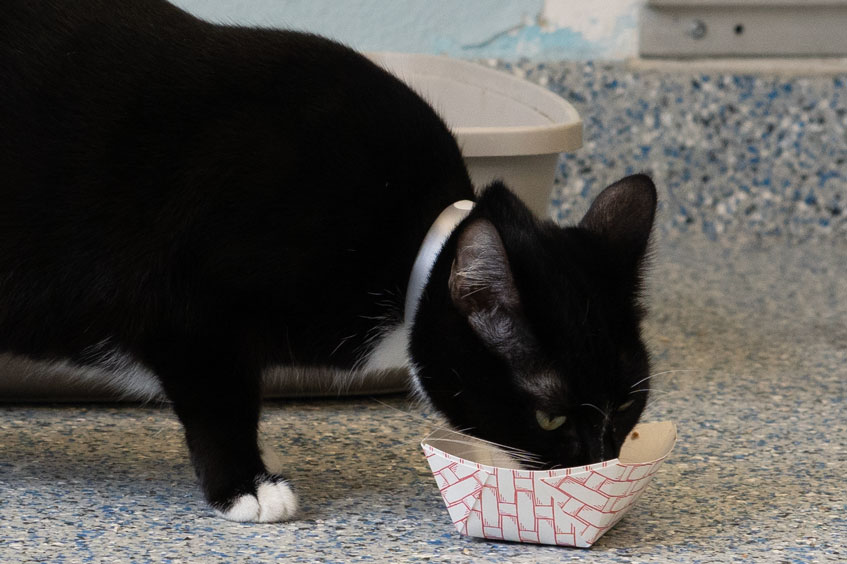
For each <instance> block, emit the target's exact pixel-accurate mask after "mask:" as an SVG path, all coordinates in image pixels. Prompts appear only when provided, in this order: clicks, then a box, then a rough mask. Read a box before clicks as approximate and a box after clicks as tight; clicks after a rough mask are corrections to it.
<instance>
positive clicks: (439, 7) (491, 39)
mask: <svg viewBox="0 0 847 564" xmlns="http://www.w3.org/2000/svg"><path fill="white" fill-rule="evenodd" d="M172 1H173V2H174V3H175V4H177V5H178V6H180V7H183V8H185V9H187V10H189V11H191V12H193V13H194V14H196V15H198V16H200V17H203V18H206V19H209V20H213V21H222V22H231V23H238V24H248V25H262V26H272V27H288V28H295V29H302V30H308V31H312V32H315V33H320V34H322V35H327V36H329V37H332V38H335V39H338V40H341V41H343V42H345V43H348V44H350V45H352V46H354V47H356V48H358V49H362V50H371V51H380V50H382V51H403V52H418V53H442V54H447V55H450V56H453V57H464V58H499V59H506V60H516V59H518V58H522V57H523V58H529V59H533V60H558V59H588V58H592V59H621V58H625V57H627V56H631V55H635V53H636V37H635V32H636V20H637V18H636V16H637V11H638V7H639V6H641V5H642V4H643V0H603V2H597V1H596V0H464V1H462V2H455V1H448V0H435V1H430V2H420V1H419V0H394V1H390V0H346V1H344V2H336V1H334V0H308V1H306V0H172Z"/></svg>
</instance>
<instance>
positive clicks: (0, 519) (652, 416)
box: [0, 64, 847, 562]
mask: <svg viewBox="0 0 847 564" xmlns="http://www.w3.org/2000/svg"><path fill="white" fill-rule="evenodd" d="M522 70H525V71H526V70H528V73H527V74H528V76H529V77H530V78H531V79H533V80H540V79H542V78H543V76H545V73H546V75H547V76H548V78H547V82H548V85H550V86H553V87H554V88H555V89H558V90H560V91H565V92H566V93H567V94H568V95H569V97H571V98H572V99H574V101H575V103H576V105H577V106H579V109H580V111H581V112H582V114H583V116H584V118H585V122H586V148H585V149H583V150H582V151H580V152H579V153H578V154H576V155H569V156H567V157H565V158H564V159H563V161H562V169H561V176H562V179H563V180H565V181H566V185H564V187H560V188H559V189H557V191H556V194H555V198H556V200H555V203H556V210H557V213H558V214H559V216H560V217H561V218H563V219H564V220H566V221H570V220H573V219H574V218H575V217H577V216H578V213H579V212H580V211H581V210H584V209H585V207H586V205H587V199H588V198H590V197H591V196H593V195H594V194H595V193H596V191H598V190H599V189H600V188H601V187H602V185H605V184H606V183H608V182H609V181H611V180H613V179H614V178H616V177H618V176H620V175H622V174H624V173H626V172H628V170H629V169H632V170H649V171H651V172H652V173H653V174H654V177H655V179H656V181H657V183H658V184H659V185H660V189H661V191H662V199H663V207H662V211H661V214H660V217H659V220H658V221H659V225H658V229H657V237H656V245H655V264H654V268H653V275H652V278H651V281H650V296H651V303H652V315H651V317H650V319H649V322H648V326H647V335H648V338H649V343H650V347H651V349H652V351H653V353H654V358H655V362H654V372H656V373H663V372H664V373H663V374H659V375H657V376H656V377H655V378H654V381H655V382H656V387H657V389H658V390H659V391H658V392H657V393H656V394H655V396H654V400H653V402H652V404H651V406H650V408H649V410H648V413H647V415H646V416H645V419H646V420H661V419H672V420H674V421H676V422H677V425H678V429H679V441H678V443H677V447H676V450H675V451H674V452H673V453H672V455H671V456H670V458H669V459H668V461H667V462H666V464H665V465H664V466H663V467H662V468H661V470H660V471H659V473H658V474H657V476H656V478H655V480H654V482H653V483H652V484H651V486H650V488H649V490H648V491H647V493H646V494H645V495H644V497H642V498H641V500H640V501H639V503H638V504H637V506H636V507H634V509H633V510H632V511H631V512H630V513H629V514H628V515H627V516H626V517H625V518H624V519H623V521H621V522H620V523H619V524H618V525H617V526H616V527H615V528H614V529H612V530H611V531H610V532H609V533H607V534H606V535H605V536H604V537H602V538H601V539H600V540H599V541H598V542H597V544H596V545H595V546H594V547H593V548H592V549H590V550H588V551H585V550H580V549H566V548H557V547H543V546H533V545H518V544H506V543H492V542H482V541H476V540H472V539H467V538H463V537H460V536H459V535H458V534H457V533H456V532H455V531H454V529H453V527H452V525H451V523H450V521H449V518H448V516H447V513H446V511H445V510H444V508H443V505H442V502H441V500H440V497H439V495H438V490H437V488H436V486H435V482H434V481H433V480H432V478H431V475H430V474H429V471H428V469H427V466H426V461H425V459H424V457H423V455H422V453H421V452H420V450H419V447H418V445H417V443H418V441H419V439H420V438H421V436H423V435H424V434H425V433H426V431H427V429H429V428H430V427H431V426H432V425H433V424H434V423H435V422H436V419H435V417H434V416H433V415H432V414H431V413H427V412H425V411H421V410H420V409H418V408H411V407H410V406H409V405H408V404H407V402H406V401H405V400H404V399H403V398H399V397H392V398H380V399H379V401H377V400H375V399H367V398H363V399H351V400H345V401H334V400H333V401H325V400H324V401H312V402H309V401H296V402H275V403H270V404H268V406H267V408H266V411H265V414H264V418H263V429H264V435H265V437H266V439H267V441H268V443H269V444H270V445H272V446H276V447H278V450H279V451H280V452H281V453H282V456H283V458H284V459H285V460H287V461H288V463H289V465H290V469H289V474H290V476H291V478H292V480H293V481H294V482H295V484H296V486H297V487H298V489H299V492H300V494H301V497H302V505H303V511H302V514H301V518H300V519H299V520H298V521H295V522H292V523H287V524H276V525H241V524H233V523H228V522H226V521H222V520H220V519H217V518H215V517H213V515H212V513H211V512H210V511H209V510H208V509H207V508H206V507H205V506H204V504H203V503H202V501H201V499H200V495H199V492H198V490H197V487H196V485H195V481H194V477H193V475H192V471H191V469H190V467H189V465H188V462H187V459H186V451H185V447H184V445H183V440H182V436H181V431H180V428H179V426H178V424H177V422H176V420H175V418H174V416H173V415H171V414H170V412H169V411H168V410H166V409H163V408H157V407H144V408H139V407H131V406H108V405H106V406H104V405H89V406H78V405H72V406H61V407H57V406H32V405H17V406H16V405H5V406H0V562H40V561H49V562H78V561H109V562H116V561H130V560H136V561H145V560H151V561H203V562H210V561H222V562H224V561H226V562H229V561H238V562H242V561H243V562H254V561H255V562H259V561H291V562H296V561H304V562H314V561H334V562H356V561H380V562H406V561H418V560H428V561H431V562H448V561H449V562H481V561H503V562H506V561H508V562H547V561H550V562H553V561H556V562H563V561H565V562H566V561H571V560H574V561H575V560H580V561H582V560H586V559H589V560H590V561H592V562H734V561H738V562H748V561H757V562H826V561H830V562H843V561H847V548H845V546H847V540H845V533H847V521H845V514H847V493H845V488H844V472H845V471H847V415H845V413H847V399H845V393H846V392H847V238H845V236H844V235H845V223H844V216H843V214H842V212H841V211H836V210H841V206H842V205H843V204H844V202H845V201H846V200H847V180H845V179H844V178H843V177H842V176H841V175H840V172H839V167H840V166H841V163H839V162H838V160H839V159H843V158H844V156H847V155H842V153H847V141H845V125H844V119H845V117H844V112H843V111H840V108H842V107H845V104H847V98H845V99H844V100H843V101H841V102H837V103H836V107H834V108H831V107H830V106H829V104H830V103H831V100H830V99H829V98H830V97H832V96H834V93H835V92H836V91H838V90H839V89H842V90H843V89H844V85H843V83H838V84H836V82H835V81H836V80H837V78H832V77H829V78H813V79H804V78H798V79H790V80H788V79H770V78H767V77H761V78H753V77H737V78H736V77H721V76H719V75H715V76H711V77H706V78H708V80H706V82H711V83H712V84H724V85H725V86H724V87H723V88H720V89H718V91H716V92H711V93H710V94H708V95H706V94H698V93H702V92H703V90H702V89H700V90H698V89H697V88H696V87H695V86H693V84H694V81H701V82H702V79H703V77H699V78H698V77H693V76H684V75H659V74H656V73H648V74H647V75H639V74H634V73H631V72H629V71H627V70H626V69H624V68H623V67H622V66H620V65H612V66H601V65H588V66H586V65H582V64H563V65H556V66H555V67H552V68H551V67H549V66H548V67H545V68H541V69H539V68H536V67H532V68H529V67H527V68H525V69H522ZM562 80H564V81H566V82H567V86H561V85H560V84H559V81H562ZM611 81H618V83H617V86H608V87H606V86H604V85H605V84H607V82H609V83H610V82H611ZM785 84H788V85H790V94H785V95H786V96H788V97H789V99H785V100H782V101H779V100H780V96H783V95H784V94H781V93H785V92H787V90H786V88H785V86H784V85H785ZM621 89H622V90H621ZM774 91H776V93H777V94H776V95H773V92H774ZM663 93H664V94H666V95H667V96H665V95H663ZM677 97H681V98H682V99H683V100H684V102H685V103H684V104H683V103H678V102H676V101H675V100H676V99H677ZM801 99H802V100H804V101H805V102H806V106H805V107H807V108H808V109H803V106H802V104H801ZM821 100H823V102H821ZM759 103H761V104H764V105H765V106H766V107H767V108H768V110H767V111H765V110H764V109H762V110H761V112H762V113H760V114H755V115H752V116H751V115H749V114H748V115H746V116H745V115H737V114H738V113H739V112H732V113H730V114H728V115H730V116H732V117H729V118H720V119H719V118H713V119H719V121H718V122H710V125H708V126H707V125H702V124H701V125H700V126H695V125H686V124H691V123H699V122H696V120H695V117H694V116H697V115H704V114H708V115H715V116H718V115H720V114H721V111H722V110H721V108H724V110H723V111H724V112H726V111H728V110H726V109H725V108H726V107H728V106H729V105H733V106H734V107H736V108H748V107H749V108H757V107H759V106H758V104H759ZM656 108H657V109H656ZM827 108H828V109H827ZM744 111H747V110H746V109H745V110H744ZM817 112H821V116H822V119H823V122H822V127H821V129H819V130H818V129H815V132H809V131H808V127H810V125H809V124H813V123H817V122H816V121H815V120H817V119H818V118H817V117H815V116H818V113H817ZM656 115H658V118H657V119H658V122H655V121H652V120H653V118H652V117H651V116H656ZM665 116H669V117H665ZM689 116H691V117H689ZM819 117H820V116H819ZM663 120H664V121H663ZM692 120H693V121H692ZM721 120H723V121H721ZM798 123H803V124H804V125H802V126H801V129H805V130H806V131H807V133H805V134H804V135H803V136H802V137H799V138H798V135H799V134H798V133H796V127H795V126H796V125H797V124H798ZM651 124H652V125H651ZM745 124H749V125H745ZM769 124H771V125H773V129H771V130H770V133H768V134H767V135H765V132H767V131H769ZM741 128H746V129H747V131H746V132H742V131H741ZM781 133H784V136H783V137H782V138H783V139H792V141H791V143H790V145H791V146H790V147H789V148H785V149H783V150H782V152H778V151H777V150H776V149H777V147H778V146H779V143H778V142H777V141H775V140H776V139H777V138H779V136H780V134H781ZM709 136H711V138H709ZM748 137H749V139H748ZM748 141H749V143H750V145H752V146H755V147H757V148H758V153H756V151H751V150H749V149H748ZM795 142H796V143H798V144H799V145H798V147H799V148H795V147H794V143H795ZM642 146H646V147H648V149H647V150H646V154H645V150H644V149H641V148H640V147H642ZM686 147H687V148H686ZM766 148H767V151H765V149H766ZM710 151H714V155H713V156H710ZM764 153H766V154H764ZM777 153H778V155H777ZM753 159H758V160H755V161H753ZM754 165H755V166H754ZM802 171H806V172H805V174H806V177H805V178H801V175H802V174H804V173H803V172H802ZM819 173H820V174H819ZM765 179H768V180H767V181H765ZM754 180H755V182H754ZM786 182H788V184H787V185H786V184H785V183H786ZM745 183H746V184H745ZM742 185H746V186H747V190H748V191H749V192H747V191H745V190H744V189H743V188H742ZM795 190H799V191H800V194H801V197H800V198H799V199H798V198H796V196H795ZM810 190H811V191H812V192H813V193H814V194H813V195H814V199H810V198H808V197H807V196H808V192H809V191H810ZM739 194H746V196H744V197H741V196H739ZM739 198H740V199H739ZM733 202H735V203H733ZM739 202H741V203H739ZM768 202H770V203H768ZM753 203H755V206H754V207H753V209H750V210H749V212H748V209H749V207H745V206H746V205H748V204H749V205H752V204H753ZM681 208H684V210H685V211H684V212H683V211H682V209H681ZM822 219H825V220H826V221H822ZM666 371H675V372H666ZM380 402H382V403H380ZM409 409H412V410H413V412H414V413H415V414H416V415H406V414H404V413H402V412H403V411H405V410H409ZM364 469H368V474H366V475H363V474H362V473H361V472H362V471H363V470H364Z"/></svg>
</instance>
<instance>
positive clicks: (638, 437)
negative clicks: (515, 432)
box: [421, 422, 676, 548]
mask: <svg viewBox="0 0 847 564" xmlns="http://www.w3.org/2000/svg"><path fill="white" fill-rule="evenodd" d="M675 442H676V427H674V424H673V423H671V422H660V423H642V424H640V425H637V426H636V427H635V429H634V430H633V432H632V433H631V434H630V435H629V437H627V439H626V442H625V443H624V445H623V447H622V448H621V453H620V457H619V458H615V459H613V460H607V461H605V462H598V463H596V464H591V465H589V466H576V467H573V468H564V469H560V470H544V471H530V470H520V469H519V468H518V467H517V464H516V463H515V462H514V461H512V459H511V458H509V457H508V455H506V454H505V453H504V452H503V451H500V450H498V449H496V448H492V447H491V446H490V445H489V444H487V443H485V442H484V441H478V440H475V439H473V438H469V437H468V436H467V435H459V434H458V433H454V432H452V431H447V430H440V431H436V432H435V433H433V434H431V435H429V436H428V437H427V438H426V439H424V441H423V442H422V443H421V446H422V447H423V449H424V453H425V454H426V457H427V460H428V461H429V465H430V468H432V473H433V474H434V475H435V481H436V482H437V483H438V488H439V489H440V490H441V496H442V497H443V498H444V503H445V504H446V505H447V511H448V512H449V513H450V517H451V519H452V520H453V524H454V525H456V529H458V531H459V532H460V533H462V534H463V535H470V536H473V537H480V538H486V539H497V540H508V541H517V542H532V543H541V544H558V545H562V546H578V547H583V548H587V547H589V546H591V545H592V544H594V542H595V541H596V540H597V539H598V538H600V536H602V535H603V533H605V532H606V531H608V530H609V529H611V528H612V526H613V525H614V524H615V523H617V522H618V521H619V520H620V519H621V517H623V516H624V514H625V513H626V512H627V511H628V510H629V508H630V507H632V505H633V504H634V503H635V502H636V501H637V500H638V498H639V497H640V496H641V494H642V493H643V492H644V489H645V488H646V487H647V484H649V483H650V480H652V478H653V474H655V472H656V470H658V469H659V466H661V464H662V462H663V461H664V459H665V457H666V456H667V455H668V454H669V453H670V452H671V450H672V449H673V446H674V443H675Z"/></svg>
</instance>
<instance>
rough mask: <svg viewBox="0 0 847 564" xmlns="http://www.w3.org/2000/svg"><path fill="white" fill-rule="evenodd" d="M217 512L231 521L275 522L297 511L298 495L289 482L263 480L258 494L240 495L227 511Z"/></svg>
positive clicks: (287, 517) (285, 519)
mask: <svg viewBox="0 0 847 564" xmlns="http://www.w3.org/2000/svg"><path fill="white" fill-rule="evenodd" d="M215 512H216V513H217V514H218V515H220V516H221V517H223V518H224V519H229V520H230V521H239V522H251V523H275V522H277V521H287V520H289V519H291V518H292V517H294V514H295V513H297V496H296V495H295V494H294V492H293V491H292V490H291V488H290V487H289V486H288V483H287V482H284V481H283V482H276V483H274V482H261V483H260V484H259V487H258V488H257V489H256V495H252V494H246V495H242V496H240V497H238V498H237V499H236V500H235V502H234V503H233V504H232V507H230V508H229V510H227V511H219V510H217V509H216V510H215Z"/></svg>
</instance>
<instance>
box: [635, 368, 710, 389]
mask: <svg viewBox="0 0 847 564" xmlns="http://www.w3.org/2000/svg"><path fill="white" fill-rule="evenodd" d="M672 372H702V369H698V368H680V369H676V370H665V371H663V372H656V373H655V374H650V375H649V376H647V377H646V378H642V379H641V380H639V381H638V382H636V383H635V384H633V385H632V386H630V388H634V387H635V386H637V385H638V384H640V383H641V382H646V381H647V380H649V379H650V378H653V377H654V376H661V375H662V374H670V373H672Z"/></svg>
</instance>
